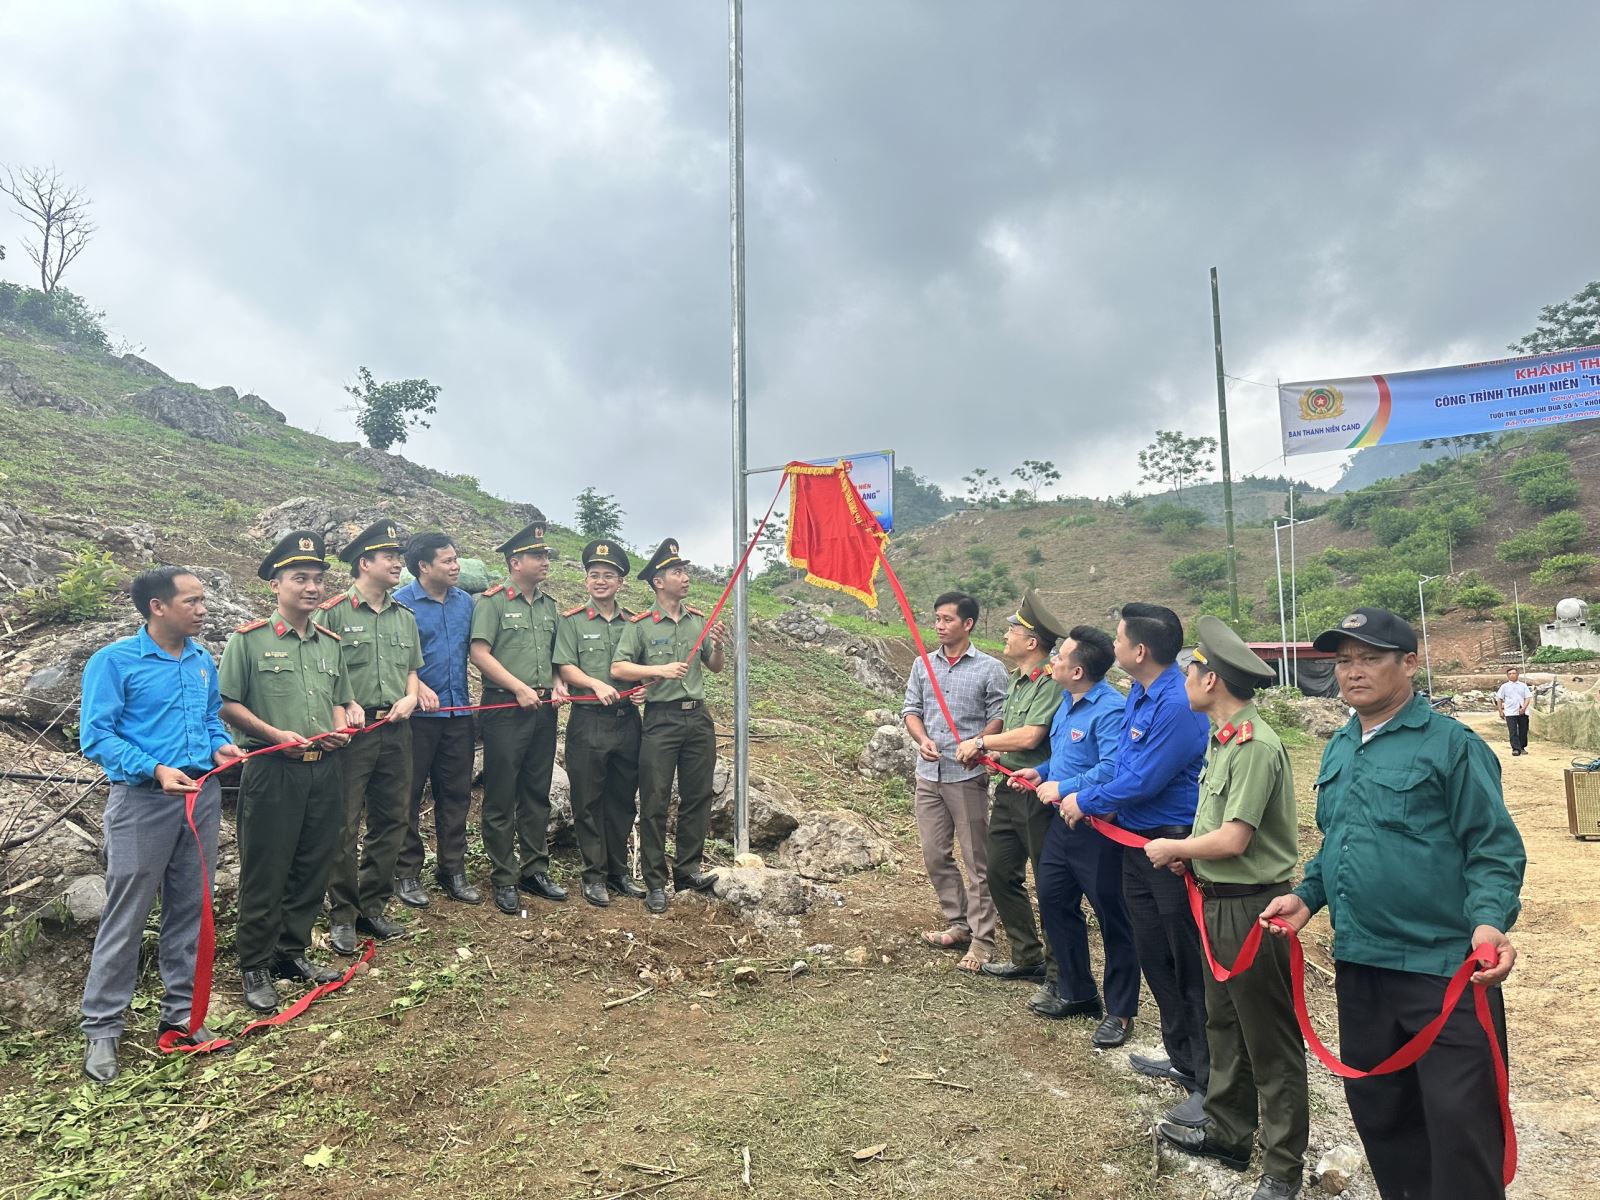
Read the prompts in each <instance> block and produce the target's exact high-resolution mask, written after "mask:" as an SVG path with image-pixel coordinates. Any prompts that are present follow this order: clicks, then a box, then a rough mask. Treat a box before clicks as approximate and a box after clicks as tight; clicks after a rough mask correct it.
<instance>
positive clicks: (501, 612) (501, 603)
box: [470, 518, 567, 916]
mask: <svg viewBox="0 0 1600 1200" xmlns="http://www.w3.org/2000/svg"><path fill="white" fill-rule="evenodd" d="M544 534H545V523H544V520H543V519H542V518H541V519H540V520H537V521H535V522H534V523H533V524H531V525H529V526H527V527H526V528H524V529H523V530H522V531H521V532H520V533H518V534H517V535H516V536H515V537H513V538H510V539H508V540H507V541H505V542H504V543H502V544H501V545H500V546H498V547H497V549H498V550H499V552H500V553H501V554H504V555H505V556H506V570H507V572H508V573H509V574H510V576H511V578H510V579H509V580H508V581H507V582H505V583H503V584H499V585H498V586H496V587H492V588H490V589H489V590H488V591H487V592H485V593H484V594H483V596H482V598H481V599H480V600H479V601H478V604H477V607H476V608H474V609H473V610H472V650H471V652H470V653H471V658H472V665H473V666H475V667H477V668H478V673H479V674H480V675H482V676H483V702H484V703H485V704H509V703H512V702H515V703H516V704H517V705H518V707H517V708H506V709H500V710H497V711H494V712H486V713H484V714H483V726H482V728H483V811H482V814H481V822H482V825H483V848H484V850H485V851H486V852H487V853H488V855H489V862H490V875H489V882H490V883H491V884H493V885H494V903H495V907H497V908H498V909H499V910H500V911H501V912H503V913H506V914H507V915H509V916H515V915H516V914H517V911H518V904H517V890H518V889H519V888H520V889H521V890H522V891H524V892H527V893H528V894H529V895H533V896H542V897H543V898H544V899H546V900H557V901H560V900H565V899H566V898H567V892H566V889H565V888H561V887H557V886H556V884H555V882H554V881H553V880H552V879H551V878H550V850H549V832H550V780H551V777H552V776H553V775H554V773H555V763H556V705H558V704H561V703H562V702H564V701H565V700H566V698H567V689H566V685H565V684H563V683H562V682H561V681H560V680H559V679H557V678H556V677H555V666H554V664H553V663H552V661H551V655H552V654H553V652H554V650H555V644H556V621H557V619H558V618H559V616H560V614H559V613H558V612H557V610H556V602H555V601H554V600H552V599H551V598H550V597H549V596H548V595H546V594H545V593H544V592H542V591H540V590H539V585H540V584H541V583H543V582H544V580H545V577H546V576H548V575H549V574H550V547H549V546H547V545H546V544H545V540H544ZM519 850H520V856H519V853H518V852H519Z"/></svg>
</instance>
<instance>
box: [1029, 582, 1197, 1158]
mask: <svg viewBox="0 0 1600 1200" xmlns="http://www.w3.org/2000/svg"><path fill="white" fill-rule="evenodd" d="M1113 649H1114V651H1115V653H1116V658H1117V665H1118V666H1119V667H1121V668H1122V669H1123V670H1124V671H1126V672H1127V673H1128V674H1129V676H1131V677H1132V679H1133V687H1132V688H1131V689H1130V690H1129V692H1128V699H1127V703H1126V705H1125V706H1124V708H1123V728H1122V737H1121V739H1120V741H1119V742H1118V747H1117V765H1116V770H1115V772H1114V773H1113V774H1112V776H1111V778H1109V779H1107V780H1105V781H1103V782H1100V783H1090V784H1088V785H1087V786H1085V787H1081V788H1079V789H1078V791H1077V792H1075V793H1072V794H1070V795H1065V796H1062V798H1061V815H1062V816H1063V817H1065V818H1066V819H1067V820H1068V821H1069V822H1071V823H1072V824H1074V825H1076V824H1077V823H1078V822H1079V821H1081V820H1083V819H1084V818H1085V817H1090V816H1094V817H1100V818H1101V819H1103V820H1105V819H1114V820H1115V821H1116V823H1117V824H1118V825H1120V826H1122V827H1123V828H1124V829H1127V830H1131V831H1132V832H1134V833H1137V834H1138V835H1139V836H1141V837H1145V838H1185V837H1188V836H1189V833H1190V831H1191V830H1192V829H1193V827H1194V814H1195V809H1196V808H1198V807H1199V804H1200V768H1201V767H1202V766H1203V765H1204V764H1205V757H1206V743H1207V742H1208V741H1209V740H1210V737H1211V725H1210V722H1209V721H1208V720H1207V719H1206V717H1205V715H1204V714H1203V713H1197V712H1195V711H1193V710H1192V709H1191V708H1190V707H1189V699H1188V695H1187V693H1186V692H1185V691H1184V683H1183V672H1182V671H1180V670H1179V669H1178V667H1177V659H1178V652H1179V651H1180V650H1182V649H1183V622H1182V621H1180V620H1179V619H1178V614H1177V613H1175V612H1173V611H1172V610H1171V609H1170V608H1163V607H1162V606H1161V605H1159V604H1126V605H1124V606H1123V608H1122V619H1121V620H1120V621H1119V622H1117V638H1116V642H1115V643H1114V645H1113ZM1122 897H1123V900H1124V901H1125V902H1126V903H1127V906H1128V916H1129V917H1130V918H1131V919H1132V921H1133V940H1134V945H1135V947H1136V948H1137V950H1138V952H1139V967H1140V969H1141V970H1142V971H1143V972H1144V977H1145V981H1146V982H1147V983H1149V985H1150V993H1151V995H1153V996H1154V997H1155V998H1156V1007H1157V1008H1158V1009H1159V1010H1160V1012H1161V1041H1162V1044H1163V1045H1164V1046H1165V1047H1166V1051H1167V1056H1166V1057H1165V1058H1146V1057H1144V1056H1143V1055H1137V1054H1136V1055H1133V1056H1132V1057H1131V1059H1130V1062H1131V1063H1132V1065H1133V1068H1134V1070H1136V1071H1140V1072H1142V1073H1143V1074H1146V1075H1153V1076H1156V1077H1157V1078H1161V1079H1170V1080H1173V1081H1174V1082H1176V1083H1180V1084H1182V1085H1183V1086H1184V1087H1185V1088H1187V1089H1188V1091H1189V1097H1188V1099H1186V1100H1185V1101H1184V1102H1183V1103H1182V1104H1179V1105H1177V1106H1175V1107H1174V1108H1172V1109H1171V1110H1169V1111H1168V1113H1167V1114H1166V1116H1167V1120H1169V1121H1173V1122H1175V1123H1176V1124H1180V1125H1190V1126H1195V1127H1198V1126H1200V1125H1202V1124H1204V1122H1205V1108H1204V1104H1205V1090H1206V1082H1207V1080H1208V1079H1209V1078H1210V1077H1211V1060H1210V1056H1209V1053H1208V1051H1207V1049H1206V999H1205V980H1204V974H1203V973H1204V971H1205V970H1206V965H1205V961H1204V955H1203V954H1202V952H1201V949H1200V934H1199V932H1198V931H1197V930H1196V929H1195V924H1194V918H1193V917H1192V916H1191V915H1190V913H1189V900H1188V896H1187V894H1186V893H1185V891H1184V884H1183V879H1182V878H1181V877H1180V876H1178V875H1174V874H1173V873H1172V872H1171V871H1169V870H1167V869H1166V868H1165V867H1155V866H1152V865H1151V863H1150V860H1149V858H1148V857H1146V855H1145V853H1144V851H1143V850H1142V849H1139V850H1135V849H1124V850H1123V852H1122Z"/></svg>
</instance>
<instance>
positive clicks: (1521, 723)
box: [1506, 713, 1528, 752]
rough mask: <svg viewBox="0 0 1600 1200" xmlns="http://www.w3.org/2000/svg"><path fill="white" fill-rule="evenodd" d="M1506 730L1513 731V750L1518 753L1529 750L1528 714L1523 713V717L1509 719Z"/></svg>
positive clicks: (1507, 719)
mask: <svg viewBox="0 0 1600 1200" xmlns="http://www.w3.org/2000/svg"><path fill="white" fill-rule="evenodd" d="M1506 728H1507V729H1509V730H1510V731H1511V749H1512V750H1513V751H1518V752H1520V751H1523V750H1526V749H1527V748H1528V714H1527V713H1523V714H1522V715H1521V716H1516V717H1507V718H1506Z"/></svg>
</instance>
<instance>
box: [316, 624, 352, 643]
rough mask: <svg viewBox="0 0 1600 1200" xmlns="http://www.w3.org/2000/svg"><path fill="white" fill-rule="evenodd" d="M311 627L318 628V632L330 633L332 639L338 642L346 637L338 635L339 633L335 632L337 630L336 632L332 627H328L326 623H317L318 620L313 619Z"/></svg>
mask: <svg viewBox="0 0 1600 1200" xmlns="http://www.w3.org/2000/svg"><path fill="white" fill-rule="evenodd" d="M311 627H312V628H313V629H315V630H316V631H317V632H318V633H325V634H327V635H328V636H329V637H331V638H332V639H333V640H334V641H336V642H342V641H344V639H343V638H341V637H340V636H339V635H338V634H337V633H335V632H334V631H333V630H331V629H329V628H328V627H327V626H326V625H318V624H317V623H316V622H315V621H313V622H311Z"/></svg>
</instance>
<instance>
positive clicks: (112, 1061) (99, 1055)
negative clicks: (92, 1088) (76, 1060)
mask: <svg viewBox="0 0 1600 1200" xmlns="http://www.w3.org/2000/svg"><path fill="white" fill-rule="evenodd" d="M120 1045H122V1039H121V1038H114V1037H103V1038H90V1039H89V1044H88V1046H87V1047H85V1048H84V1051H83V1073H84V1074H85V1075H87V1076H88V1077H89V1078H90V1079H92V1080H94V1081H95V1082H96V1083H110V1082H111V1081H112V1080H113V1079H115V1078H116V1077H117V1048H118V1047H119V1046H120Z"/></svg>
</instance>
